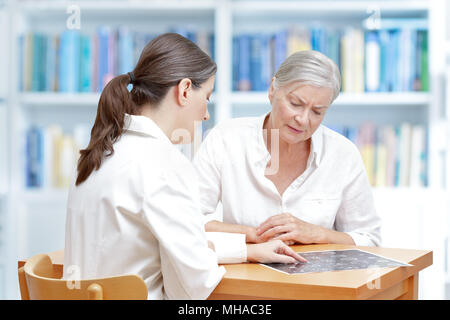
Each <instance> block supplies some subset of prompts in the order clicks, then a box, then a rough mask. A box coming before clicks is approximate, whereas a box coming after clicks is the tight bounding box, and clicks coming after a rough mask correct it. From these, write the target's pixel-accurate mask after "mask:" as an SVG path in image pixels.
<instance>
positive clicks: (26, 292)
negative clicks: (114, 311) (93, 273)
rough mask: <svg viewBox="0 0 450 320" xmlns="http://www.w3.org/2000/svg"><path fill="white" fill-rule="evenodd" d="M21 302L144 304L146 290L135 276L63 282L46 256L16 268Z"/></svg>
mask: <svg viewBox="0 0 450 320" xmlns="http://www.w3.org/2000/svg"><path fill="white" fill-rule="evenodd" d="M19 285H20V294H21V296H22V300H146V299H147V294H148V292H147V286H146V285H145V282H144V280H142V278H141V277H140V276H138V275H121V276H115V277H109V278H100V279H88V280H64V279H61V274H58V273H57V272H55V271H54V269H53V264H52V262H51V259H50V257H49V256H48V255H46V254H38V255H36V256H34V257H32V258H30V259H28V260H27V261H26V263H25V265H24V266H23V267H21V268H19Z"/></svg>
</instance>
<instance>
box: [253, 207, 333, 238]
mask: <svg viewBox="0 0 450 320" xmlns="http://www.w3.org/2000/svg"><path fill="white" fill-rule="evenodd" d="M323 232H324V230H323V228H322V227H319V226H316V225H314V224H311V223H308V222H305V221H303V220H300V219H298V218H296V217H294V216H293V215H292V214H290V213H281V214H277V215H274V216H272V217H270V218H269V219H267V220H266V221H264V222H263V223H261V224H260V226H259V227H258V228H257V233H256V236H257V237H259V239H261V240H262V241H268V240H270V239H273V240H281V241H284V242H285V243H286V244H288V245H292V244H294V243H297V242H298V243H301V244H311V243H320V242H321V241H320V239H321V237H322V235H323Z"/></svg>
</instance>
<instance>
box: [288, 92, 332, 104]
mask: <svg viewBox="0 0 450 320" xmlns="http://www.w3.org/2000/svg"><path fill="white" fill-rule="evenodd" d="M290 94H291V95H293V96H294V97H296V98H297V99H298V100H299V101H300V102H301V103H303V104H306V102H305V100H304V99H303V98H302V97H300V96H298V95H296V94H295V93H293V92H291V93H290ZM313 108H328V106H325V105H324V106H321V105H318V106H313Z"/></svg>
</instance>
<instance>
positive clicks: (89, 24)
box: [0, 0, 450, 298]
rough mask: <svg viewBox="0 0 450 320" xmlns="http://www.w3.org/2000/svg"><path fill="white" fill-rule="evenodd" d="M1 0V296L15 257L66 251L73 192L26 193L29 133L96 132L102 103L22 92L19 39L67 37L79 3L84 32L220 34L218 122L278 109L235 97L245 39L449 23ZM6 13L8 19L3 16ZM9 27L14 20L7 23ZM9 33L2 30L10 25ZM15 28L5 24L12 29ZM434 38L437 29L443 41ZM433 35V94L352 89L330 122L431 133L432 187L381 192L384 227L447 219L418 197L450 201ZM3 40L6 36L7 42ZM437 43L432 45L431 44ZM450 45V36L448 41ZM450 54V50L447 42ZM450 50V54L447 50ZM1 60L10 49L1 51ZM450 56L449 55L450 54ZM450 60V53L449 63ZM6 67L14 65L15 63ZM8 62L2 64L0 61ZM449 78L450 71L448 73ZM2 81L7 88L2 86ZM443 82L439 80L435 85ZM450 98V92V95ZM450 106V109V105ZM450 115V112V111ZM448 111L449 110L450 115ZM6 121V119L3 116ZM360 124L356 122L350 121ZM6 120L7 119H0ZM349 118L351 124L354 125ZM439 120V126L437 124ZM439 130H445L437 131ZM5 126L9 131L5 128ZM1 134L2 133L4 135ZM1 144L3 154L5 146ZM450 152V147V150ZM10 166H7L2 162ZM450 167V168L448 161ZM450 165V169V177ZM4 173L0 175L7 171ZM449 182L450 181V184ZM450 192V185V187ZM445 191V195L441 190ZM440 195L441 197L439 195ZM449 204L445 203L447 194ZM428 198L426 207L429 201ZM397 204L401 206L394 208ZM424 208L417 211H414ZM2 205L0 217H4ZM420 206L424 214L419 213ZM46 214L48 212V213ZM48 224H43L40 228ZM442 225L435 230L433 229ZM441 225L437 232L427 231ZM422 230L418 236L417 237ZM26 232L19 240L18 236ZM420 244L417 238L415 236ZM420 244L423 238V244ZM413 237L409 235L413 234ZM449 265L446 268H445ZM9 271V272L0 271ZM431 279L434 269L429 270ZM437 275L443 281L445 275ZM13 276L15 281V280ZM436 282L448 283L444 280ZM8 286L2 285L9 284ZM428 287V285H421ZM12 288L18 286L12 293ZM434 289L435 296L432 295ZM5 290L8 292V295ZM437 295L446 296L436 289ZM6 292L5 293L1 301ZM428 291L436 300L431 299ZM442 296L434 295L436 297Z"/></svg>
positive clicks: (329, 9)
mask: <svg viewBox="0 0 450 320" xmlns="http://www.w3.org/2000/svg"><path fill="white" fill-rule="evenodd" d="M1 3H2V2H1V1H0V24H1V23H2V21H8V22H7V24H8V25H7V27H8V28H9V30H10V32H9V33H8V35H6V36H4V37H5V39H6V40H4V41H5V42H7V43H8V44H9V45H8V46H7V48H8V52H7V55H8V57H7V59H0V61H5V62H4V63H5V67H6V68H8V70H9V71H8V74H9V75H10V76H11V77H10V78H9V82H10V84H11V85H10V86H9V87H8V86H6V84H5V85H0V90H1V89H2V88H6V87H8V88H10V89H9V90H5V91H4V95H3V97H2V94H1V91H0V112H1V110H2V99H4V100H3V101H7V102H8V103H5V104H3V105H4V106H3V108H4V109H3V110H4V111H5V114H6V117H5V119H7V122H8V123H9V124H10V127H9V128H10V133H9V134H8V135H7V143H6V148H7V150H8V155H9V156H8V158H7V163H8V165H7V168H8V172H10V176H11V177H10V179H8V181H10V182H11V183H10V184H9V185H8V186H7V187H5V188H4V191H3V199H4V200H5V201H3V204H4V206H3V208H4V210H3V211H4V212H6V213H7V214H6V215H4V220H2V221H1V222H2V223H4V225H5V226H6V225H7V226H9V227H8V229H7V230H6V231H5V232H6V233H5V234H6V236H5V238H6V239H7V240H8V242H11V245H10V246H9V248H10V249H9V251H8V252H7V258H6V259H4V261H8V262H4V263H3V269H2V270H4V272H5V274H6V275H8V277H5V278H4V279H5V280H4V282H3V283H4V284H5V286H6V287H7V288H8V294H7V295H5V296H3V297H2V296H0V298H16V297H17V294H18V292H17V289H16V284H17V281H16V278H15V275H16V270H15V267H16V266H15V264H13V263H11V261H13V262H14V261H15V259H16V257H24V256H30V255H32V254H35V253H37V252H43V251H53V250H58V249H60V248H61V247H63V246H64V232H63V230H64V223H65V201H66V198H67V189H66V188H54V187H45V188H27V187H26V184H25V180H26V179H25V173H24V167H25V161H24V158H25V157H24V154H25V147H24V145H25V138H26V132H27V130H28V129H29V128H30V126H32V125H37V126H49V125H51V124H54V123H58V124H59V125H60V126H61V128H62V130H63V131H65V132H68V133H71V132H73V130H74V128H75V127H76V126H77V125H78V124H80V123H81V124H85V125H87V126H89V125H91V124H92V123H93V120H94V118H95V113H96V105H97V102H98V99H99V96H100V94H99V93H98V92H92V91H91V92H84V93H60V92H32V91H21V90H19V87H18V86H17V85H15V84H18V83H19V82H20V81H21V78H20V75H19V74H18V72H17V68H19V64H20V50H19V48H18V45H17V43H18V40H19V38H20V36H21V35H22V34H23V33H25V32H29V31H33V32H41V33H52V34H54V33H61V32H62V31H64V30H65V28H66V20H67V18H68V17H69V15H70V14H68V13H67V12H66V10H67V8H68V7H69V6H70V5H73V4H75V5H77V6H78V8H79V9H80V13H81V31H82V32H86V33H88V34H93V33H95V32H96V28H97V27H98V26H102V25H106V26H110V27H111V28H118V27H120V26H121V25H126V26H128V27H129V28H130V30H133V31H138V32H139V31H146V30H151V33H162V32H167V31H169V30H170V28H173V27H177V26H179V25H182V26H185V27H187V28H191V29H193V30H206V31H207V32H211V33H212V34H213V35H214V42H213V45H214V58H215V61H216V63H217V65H218V73H217V76H216V85H215V92H214V95H213V98H212V102H211V104H210V106H209V107H210V113H211V117H212V120H211V122H212V123H211V124H210V125H212V124H214V123H217V122H220V121H222V120H224V119H228V118H230V117H235V116H250V115H260V114H262V113H263V112H266V111H269V110H270V105H269V103H268V98H267V93H266V92H264V91H236V90H233V70H232V67H231V66H232V65H233V37H234V36H236V35H239V34H241V33H257V32H261V33H273V32H276V31H277V30H280V29H283V28H287V27H289V26H290V25H291V24H297V23H298V21H302V22H304V23H305V24H306V25H326V26H332V27H335V28H338V29H343V28H345V27H346V26H351V27H354V28H361V26H362V24H363V21H364V20H366V19H367V18H368V15H369V14H368V10H369V9H370V10H378V9H379V10H380V13H381V18H382V19H384V18H385V19H396V18H405V19H425V20H427V21H428V23H429V26H428V27H429V32H431V31H432V30H436V29H438V28H439V26H440V23H442V21H443V20H445V19H444V17H443V16H442V13H443V11H442V10H441V8H440V7H439V5H437V4H436V3H438V2H436V3H435V2H434V1H433V4H431V3H430V1H403V0H396V1H379V2H375V1H352V0H348V1H286V0H282V1H233V0H218V1H213V0H211V1H202V0H188V1H180V0H174V1H162V0H156V1H144V0H130V1H128V0H116V1H112V0H105V1H86V0H85V1H77V2H72V1H64V0H63V1H46V0H43V1H31V0H30V1H28V0H25V1H18V0H16V1H9V2H8V4H7V5H6V6H5V7H4V9H3V10H2V9H1V8H2V6H1ZM2 12H4V15H5V16H8V17H10V18H9V20H2V19H1V17H2ZM4 23H5V22H4ZM1 30H3V28H1ZM5 30H6V28H5ZM434 34H435V33H433V35H434ZM436 34H437V36H433V37H430V43H429V55H430V66H429V70H430V91H428V92H420V91H417V92H410V91H406V92H370V93H366V92H359V93H357V92H343V93H341V95H340V96H339V97H338V99H337V100H336V102H335V103H334V104H333V106H332V107H331V108H330V111H329V114H328V115H327V117H326V121H325V124H327V125H328V124H330V125H334V124H340V123H343V122H348V125H355V126H356V125H358V124H360V123H361V122H363V121H365V120H367V119H372V120H374V121H375V122H376V124H377V125H383V124H393V125H399V124H400V123H401V122H402V121H408V122H411V123H413V124H420V125H423V126H424V127H425V128H426V129H427V131H428V132H429V134H428V137H427V142H428V153H429V159H428V172H427V175H428V177H429V184H428V186H427V187H420V188H408V187H400V188H399V187H377V188H374V197H375V199H376V201H377V206H378V208H379V211H380V210H381V214H382V215H383V217H384V219H385V221H386V222H385V223H387V224H388V225H390V226H392V225H394V226H397V225H398V223H401V221H402V218H401V217H404V214H406V211H403V212H402V214H403V215H402V216H396V217H394V218H392V216H393V215H395V214H396V211H397V210H399V211H402V207H401V204H403V203H411V207H412V208H416V209H414V210H415V211H414V212H415V213H414V216H415V217H416V218H417V219H416V220H415V221H419V222H420V221H424V219H432V220H433V221H439V220H440V219H442V216H441V214H442V212H445V209H443V206H440V207H437V213H436V214H435V215H433V214H434V213H433V212H432V213H430V214H429V215H428V216H425V213H427V214H428V210H429V208H428V207H427V206H429V203H428V202H431V201H432V200H429V201H428V202H426V201H422V200H420V201H419V200H417V201H415V199H434V198H433V197H437V196H436V195H442V185H443V181H442V178H441V176H442V170H443V169H442V166H443V164H442V162H443V161H444V160H443V159H442V153H443V151H444V150H445V147H446V146H445V145H444V144H443V143H435V142H434V141H435V140H439V139H437V138H436V137H439V136H440V135H441V134H442V130H443V129H439V128H441V127H442V126H441V125H440V124H441V122H442V118H443V117H442V113H441V112H440V111H439V108H440V106H441V105H442V101H441V100H440V97H442V94H440V93H439V92H438V93H437V94H436V90H438V89H436V88H439V87H440V86H442V84H441V83H440V82H439V81H441V80H439V79H440V75H441V72H442V70H445V68H444V63H445V61H444V59H443V58H442V56H440V55H436V51H438V49H437V48H439V43H442V38H441V35H440V33H436ZM1 37H2V35H1V33H0V39H2V38H1ZM431 38H433V39H431ZM449 41H450V40H449ZM447 48H448V45H447ZM447 52H448V49H447ZM0 54H1V53H0ZM448 56H450V54H448ZM449 58H450V57H449ZM6 61H7V62H6ZM0 63H1V62H0ZM449 74H450V71H449ZM1 81H2V79H0V84H4V82H1ZM433 81H434V82H433ZM449 92H450V91H449ZM449 104H450V103H449ZM448 108H449V110H450V107H448ZM447 114H450V113H449V112H448V113H447ZM0 119H1V117H0ZM349 119H350V120H351V121H350V120H349ZM0 121H1V120H0ZM349 121H350V122H349ZM438 124H439V125H438ZM438 127H439V128H438ZM0 130H1V129H0ZM0 137H1V134H0ZM1 145H2V144H1V143H0V148H1ZM449 149H450V147H449ZM0 161H1V160H0ZM447 167H448V168H450V163H449V164H447ZM449 171H450V169H449V170H448V171H447V172H449ZM1 174H2V173H1V172H0V175H1ZM447 180H448V179H447ZM448 181H450V180H448ZM447 186H449V184H447ZM435 190H439V191H435ZM1 195H2V191H1V186H0V205H2V200H1V199H2V196H1ZM438 198H439V197H438ZM439 199H440V198H439ZM421 201H422V202H421ZM392 203H394V204H396V205H395V209H394V208H393V207H391V206H389V205H387V204H392ZM414 204H416V206H414ZM1 208H2V207H1V206H0V213H1ZM417 208H419V209H417ZM45 212H46V214H44V213H45ZM37 226H39V227H37ZM433 227H435V226H433ZM427 228H432V227H427ZM387 230H388V231H387V232H389V233H388V234H386V237H387V239H389V240H388V241H389V242H388V244H392V246H395V244H399V245H398V246H401V245H403V244H405V243H406V242H407V241H406V240H404V241H403V240H402V241H403V242H402V241H400V240H399V239H398V236H397V233H396V229H395V228H391V229H389V228H388V229H387ZM413 230H414V231H413ZM417 230H419V231H420V234H422V235H423V234H428V232H429V231H427V230H429V229H424V228H422V227H421V224H420V223H417V224H415V225H411V230H410V231H409V233H408V235H411V239H413V238H414V237H413V236H414V232H419V231H417ZM445 232H447V231H443V230H440V229H439V232H436V233H433V235H435V236H436V242H439V246H437V247H435V248H434V249H436V250H437V251H438V252H443V250H441V247H442V246H444V244H443V240H442V239H441V238H443V237H444V234H445ZM42 234H54V236H53V241H52V242H50V241H48V240H45V239H44V238H45V237H40V235H42ZM16 235H19V236H16ZM416 238H417V237H416ZM416 238H414V239H416ZM405 239H406V238H405ZM420 241H422V242H421V243H414V244H412V245H411V246H416V248H417V247H424V248H426V249H430V248H432V249H433V247H430V246H432V244H431V242H429V241H428V242H427V241H426V239H424V237H422V238H420ZM442 256H443V253H442V254H441V255H439V254H438V255H435V265H437V266H438V269H437V272H434V276H435V277H437V276H439V275H441V273H442V272H441V269H442V268H441V266H440V262H441V260H442V259H443V258H442ZM442 265H443V264H442ZM0 272H1V271H0ZM424 274H425V275H424V276H425V277H426V276H427V275H426V272H425V273H424ZM436 275H437V276H436ZM0 277H1V275H0ZM8 279H9V280H8ZM435 280H436V281H434V282H435V283H439V279H437V278H435ZM0 282H1V280H0ZM422 283H423V282H422ZM10 288H12V289H11V290H10ZM434 289H435V288H431V289H430V288H428V289H426V291H425V292H424V294H425V297H436V295H437V296H439V295H440V292H441V289H440V288H438V289H436V290H434ZM433 290H434V292H435V293H430V292H432V291H433ZM4 292H6V291H4ZM436 292H437V293H436ZM1 293H2V292H1V291H0V295H1ZM427 294H428V295H427ZM433 294H434V296H433Z"/></svg>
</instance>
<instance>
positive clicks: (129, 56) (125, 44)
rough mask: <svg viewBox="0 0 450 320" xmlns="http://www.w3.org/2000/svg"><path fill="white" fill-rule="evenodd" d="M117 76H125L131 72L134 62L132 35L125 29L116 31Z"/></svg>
mask: <svg viewBox="0 0 450 320" xmlns="http://www.w3.org/2000/svg"><path fill="white" fill-rule="evenodd" d="M117 37H118V45H117V47H118V48H117V49H118V55H117V57H118V65H119V66H118V68H119V70H118V74H126V73H127V72H130V71H133V69H134V66H135V62H134V57H133V34H132V33H131V31H130V30H129V29H128V28H126V27H121V28H119V31H118V35H117Z"/></svg>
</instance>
